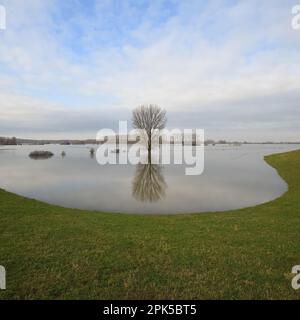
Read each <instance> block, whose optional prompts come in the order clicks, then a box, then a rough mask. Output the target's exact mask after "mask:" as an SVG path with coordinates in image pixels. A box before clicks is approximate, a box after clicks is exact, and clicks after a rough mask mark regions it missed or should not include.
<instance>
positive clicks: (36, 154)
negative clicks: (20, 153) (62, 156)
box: [29, 151, 54, 160]
mask: <svg viewBox="0 0 300 320" xmlns="http://www.w3.org/2000/svg"><path fill="white" fill-rule="evenodd" d="M53 156H54V154H53V153H52V152H50V151H33V152H31V153H30V154H29V157H30V158H31V159H34V160H39V159H41V160H43V159H49V158H51V157H53Z"/></svg>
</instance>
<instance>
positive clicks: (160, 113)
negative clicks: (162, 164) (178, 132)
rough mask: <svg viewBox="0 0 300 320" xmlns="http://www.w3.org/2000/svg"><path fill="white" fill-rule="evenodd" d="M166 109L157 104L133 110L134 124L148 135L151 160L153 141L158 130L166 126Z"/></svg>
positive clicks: (134, 126) (135, 127) (147, 141)
mask: <svg viewBox="0 0 300 320" xmlns="http://www.w3.org/2000/svg"><path fill="white" fill-rule="evenodd" d="M166 123H167V117H166V111H165V110H163V109H162V108H160V107H159V106H157V105H152V104H150V105H141V106H139V107H137V108H136V109H134V110H133V117H132V126H133V128H134V129H139V130H141V131H142V134H143V133H145V135H146V137H145V138H146V143H147V148H148V158H149V159H150V161H151V149H152V142H153V139H154V138H155V136H156V133H157V131H159V130H162V129H164V128H165V125H166Z"/></svg>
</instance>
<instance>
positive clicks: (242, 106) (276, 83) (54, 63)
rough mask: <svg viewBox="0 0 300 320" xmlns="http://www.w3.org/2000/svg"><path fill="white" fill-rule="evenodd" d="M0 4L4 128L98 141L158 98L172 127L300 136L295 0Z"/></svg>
mask: <svg viewBox="0 0 300 320" xmlns="http://www.w3.org/2000/svg"><path fill="white" fill-rule="evenodd" d="M0 4H2V5H4V6H5V8H6V11H7V29H6V30H4V31H0V135H14V136H18V137H28V138H30V137H33V138H36V137H43V138H47V137H49V138H64V137H68V138H93V137H95V135H96V133H97V131H98V130H99V129H101V128H103V127H106V128H116V126H117V124H118V120H130V118H131V110H132V109H133V108H134V107H136V106H138V105H139V104H144V103H155V104H158V105H160V106H162V107H164V108H165V109H166V110H167V112H168V119H169V121H168V126H169V127H170V128H174V127H179V128H192V127H197V128H204V129H205V131H206V136H207V137H210V138H215V139H220V138H225V139H233V140H234V139H241V140H257V141H263V140H290V141H300V132H299V128H300V112H299V101H300V99H299V98H300V55H299V51H300V30H293V29H292V28H291V19H292V14H291V10H292V7H293V6H294V5H295V4H296V3H295V1H289V0H287V1H281V0H261V1H258V0H243V1H238V0H227V1H226V0H225V1H221V0H212V1H203V0H186V1H178V0H167V1H163V0H152V1H146V0H142V1H137V0H136V1H133V0H131V1H126V0H123V1H121V0H115V1H114V0H65V1H55V0H53V1H50V0H27V1H23V0H0Z"/></svg>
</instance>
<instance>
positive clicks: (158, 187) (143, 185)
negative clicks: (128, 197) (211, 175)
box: [132, 163, 167, 202]
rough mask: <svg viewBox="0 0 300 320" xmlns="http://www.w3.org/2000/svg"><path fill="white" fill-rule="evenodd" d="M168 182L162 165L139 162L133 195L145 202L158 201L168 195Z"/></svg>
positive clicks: (133, 184)
mask: <svg viewBox="0 0 300 320" xmlns="http://www.w3.org/2000/svg"><path fill="white" fill-rule="evenodd" d="M166 188H167V184H166V182H165V178H164V176H163V174H162V167H161V166H160V165H156V164H151V163H149V164H138V165H137V167H136V172H135V176H134V179H133V183H132V195H133V197H134V198H135V199H137V200H139V201H143V202H157V201H159V200H162V199H163V198H164V197H165V196H166Z"/></svg>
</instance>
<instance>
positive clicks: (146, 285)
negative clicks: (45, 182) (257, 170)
mask: <svg viewBox="0 0 300 320" xmlns="http://www.w3.org/2000/svg"><path fill="white" fill-rule="evenodd" d="M266 161H267V162H268V163H269V164H271V165H272V166H273V167H275V168H276V169H277V170H278V172H279V174H280V175H281V176H282V177H283V179H285V181H287V182H288V184H289V191H288V192H287V193H286V194H285V195H284V196H282V197H281V198H280V199H277V200H275V201H273V202H270V203H268V204H264V205H260V206H256V207H252V208H247V209H242V210H236V211H231V212H226V213H215V214H212V213H209V214H199V215H196V214H193V215H174V216H142V215H141V216H138V215H125V214H108V213H94V212H88V211H86V212H85V211H80V210H73V209H64V208H61V207H56V206H51V205H48V204H45V203H42V202H39V201H35V200H30V199H26V198H23V197H20V196H17V195H14V194H12V193H8V192H5V191H3V190H0V264H1V265H3V266H5V267H6V270H7V290H6V291H0V299H34V298H35V299H71V298H74V299H145V298H149V299H154V298H155V299H165V298H170V299H278V298H279V299H300V290H298V291H295V290H293V289H292V287H291V278H292V274H291V269H292V267H293V266H294V265H297V264H298V265H299V264H300V241H299V240H300V151H294V152H289V153H284V154H279V155H272V156H268V157H266ZM199 192H201V191H199Z"/></svg>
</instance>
